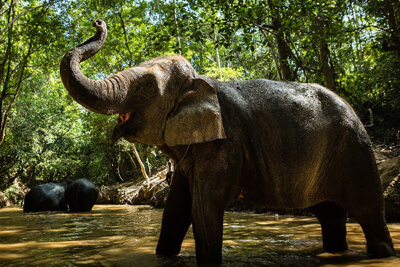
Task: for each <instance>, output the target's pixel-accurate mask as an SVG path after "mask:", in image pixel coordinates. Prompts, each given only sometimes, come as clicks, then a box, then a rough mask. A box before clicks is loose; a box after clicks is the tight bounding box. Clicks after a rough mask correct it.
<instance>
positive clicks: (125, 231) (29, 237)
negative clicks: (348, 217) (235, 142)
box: [0, 205, 400, 266]
mask: <svg viewBox="0 0 400 267" xmlns="http://www.w3.org/2000/svg"><path fill="white" fill-rule="evenodd" d="M161 217H162V210H158V209H151V208H149V207H147V206H117V205H96V206H94V208H93V210H92V211H91V212H87V213H58V212H41V213H34V214H33V213H32V214H24V213H23V212H22V209H21V208H19V207H7V208H3V209H0V266H26V265H38V266H65V265H67V266H81V265H83V266H85V265H86V266H87V265H90V266H196V259H195V252H194V240H193V234H192V232H191V231H190V232H189V234H188V235H187V237H186V238H185V241H184V243H183V246H182V252H181V254H180V255H179V256H177V257H172V258H165V257H158V256H156V255H155V247H156V245H157V240H158V235H159V231H160V223H161ZM347 227H348V243H349V248H350V251H349V252H347V253H337V254H330V253H325V252H324V251H323V250H322V241H321V233H320V226H319V224H318V222H317V220H316V219H315V218H308V217H299V216H295V217H293V216H279V217H275V216H266V215H258V214H244V213H226V214H225V224H224V244H223V261H224V264H223V266H377V265H379V266H400V259H399V258H390V259H370V258H368V257H367V256H366V254H365V239H364V235H363V234H362V230H361V228H360V227H359V225H358V224H356V223H348V226H347ZM389 228H390V230H391V234H392V238H393V242H394V244H395V249H396V251H397V252H398V253H399V252H400V224H390V225H389Z"/></svg>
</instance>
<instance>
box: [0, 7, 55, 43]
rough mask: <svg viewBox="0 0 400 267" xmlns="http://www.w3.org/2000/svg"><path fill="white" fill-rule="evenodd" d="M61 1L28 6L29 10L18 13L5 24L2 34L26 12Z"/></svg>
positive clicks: (0, 33) (0, 32)
mask: <svg viewBox="0 0 400 267" xmlns="http://www.w3.org/2000/svg"><path fill="white" fill-rule="evenodd" d="M59 1H61V0H53V1H51V2H48V3H46V4H43V5H40V6H35V7H31V8H28V9H27V10H25V11H23V12H22V13H20V14H18V15H17V16H16V17H15V18H14V19H13V20H12V21H10V22H9V23H8V24H7V26H5V27H4V29H2V30H1V31H0V35H2V34H3V33H4V32H5V31H6V30H7V29H8V28H9V27H11V25H13V24H14V22H15V21H17V20H18V19H19V18H20V17H22V16H23V15H25V14H26V13H28V12H31V11H33V10H36V9H38V8H41V7H45V6H49V5H52V4H54V3H56V2H59Z"/></svg>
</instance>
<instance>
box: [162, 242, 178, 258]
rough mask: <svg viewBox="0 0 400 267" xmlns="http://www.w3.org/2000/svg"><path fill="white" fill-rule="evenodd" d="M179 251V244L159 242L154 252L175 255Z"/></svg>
mask: <svg viewBox="0 0 400 267" xmlns="http://www.w3.org/2000/svg"><path fill="white" fill-rule="evenodd" d="M180 251H181V247H180V246H179V247H178V246H161V245H160V244H158V245H157V248H156V254H157V255H163V256H175V255H178V254H179V252H180Z"/></svg>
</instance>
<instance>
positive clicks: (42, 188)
mask: <svg viewBox="0 0 400 267" xmlns="http://www.w3.org/2000/svg"><path fill="white" fill-rule="evenodd" d="M71 182H72V181H71V180H65V181H63V182H61V183H48V184H41V185H38V186H35V187H34V188H32V189H31V190H30V191H29V192H28V193H27V194H26V196H25V199H24V212H37V211H47V210H68V207H67V203H66V202H65V198H64V193H65V190H66V188H67V186H68V184H70V183H71Z"/></svg>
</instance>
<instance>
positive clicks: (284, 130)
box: [220, 80, 376, 208]
mask: <svg viewBox="0 0 400 267" xmlns="http://www.w3.org/2000/svg"><path fill="white" fill-rule="evenodd" d="M221 91H222V93H220V94H221V102H223V103H220V105H221V109H222V111H221V112H222V115H223V120H224V119H225V120H226V121H225V123H224V126H225V125H227V128H228V129H225V131H226V133H227V137H228V138H233V139H236V140H233V141H232V142H233V143H236V144H240V145H241V146H242V151H243V155H244V161H245V162H244V164H243V166H244V167H243V168H244V170H243V175H242V177H243V178H242V182H241V184H242V186H244V187H249V186H250V187H251V186H252V185H257V188H255V189H254V190H250V191H252V193H251V194H253V196H252V197H253V198H255V199H254V200H256V201H260V199H261V198H265V199H266V201H265V202H267V204H269V205H271V206H276V207H289V208H292V207H307V206H310V205H313V204H316V203H318V202H320V201H322V200H323V199H325V200H326V199H327V198H329V199H335V198H336V199H337V198H339V195H340V194H342V193H343V191H342V189H343V188H344V187H345V184H347V183H348V181H347V180H349V179H350V180H351V179H353V178H352V177H350V175H351V174H352V173H354V172H355V171H354V168H355V166H354V164H353V166H352V164H351V163H350V162H355V161H358V163H357V164H358V165H359V166H361V165H365V166H372V165H371V164H374V163H373V160H371V153H372V152H371V151H372V149H371V144H370V141H369V138H368V135H367V133H366V132H365V129H364V128H363V126H362V123H361V122H360V120H359V119H358V117H357V115H356V114H355V112H354V111H353V109H352V108H351V107H350V106H349V105H348V104H347V103H346V101H344V100H343V99H342V98H340V97H339V96H337V95H336V94H334V93H333V92H331V91H330V90H328V89H326V88H324V87H322V86H319V85H316V84H300V83H287V82H273V81H268V80H253V81H243V82H229V83H226V84H224V85H223V86H222V87H221ZM232 98H235V99H234V100H233V99H232ZM235 109H236V111H229V110H235ZM224 110H228V112H226V114H227V116H225V118H224ZM228 142H229V141H228ZM355 151H357V152H355ZM361 154H365V155H366V156H362V157H363V158H362V159H361V158H360V157H359V155H361ZM357 158H359V159H357ZM372 158H373V157H372ZM363 162H364V163H363ZM368 179H372V180H374V181H375V180H376V177H373V176H371V177H369V178H365V181H366V182H368V181H367V180H368ZM369 182H370V181H369ZM362 183H363V182H362ZM249 195H250V192H249Z"/></svg>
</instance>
